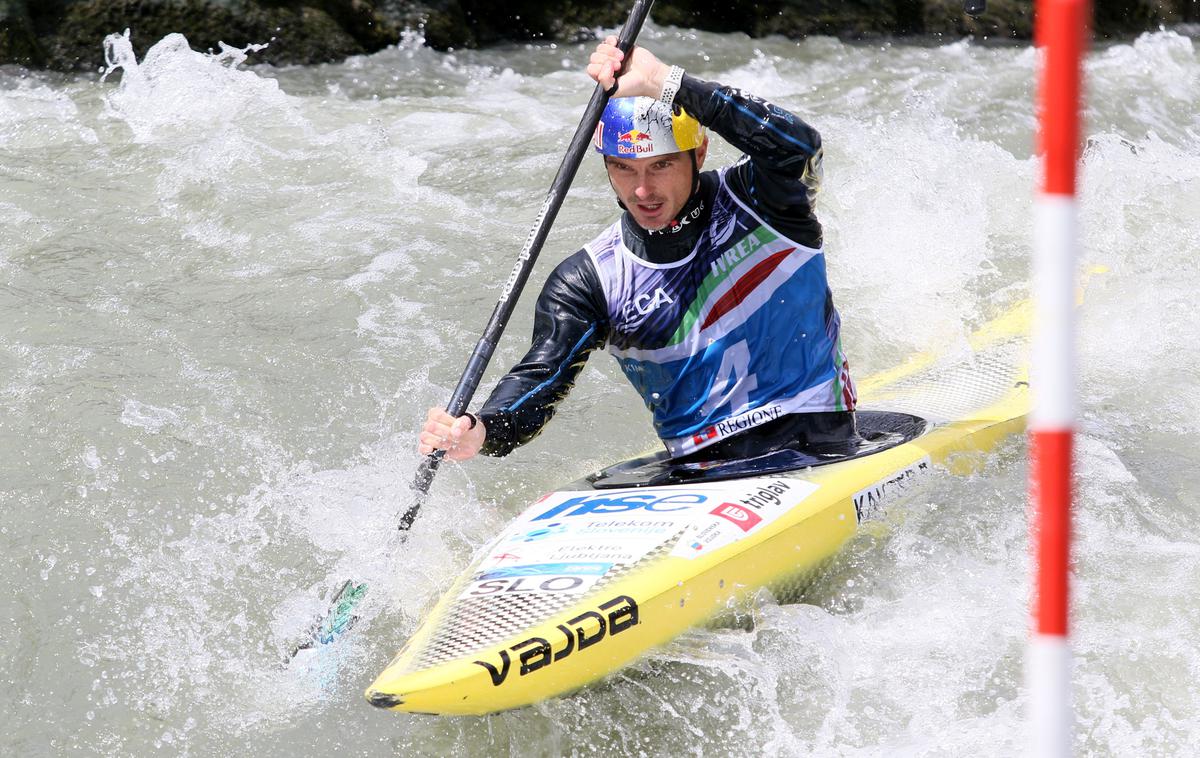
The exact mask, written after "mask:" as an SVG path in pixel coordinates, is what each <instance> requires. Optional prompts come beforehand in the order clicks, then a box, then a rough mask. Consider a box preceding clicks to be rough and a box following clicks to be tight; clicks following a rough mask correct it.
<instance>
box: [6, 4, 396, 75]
mask: <svg viewBox="0 0 1200 758" xmlns="http://www.w3.org/2000/svg"><path fill="white" fill-rule="evenodd" d="M0 3H6V4H7V5H8V6H10V7H14V8H16V9H18V11H19V10H23V11H24V16H23V18H24V19H25V20H26V21H27V22H28V23H27V25H26V28H32V29H33V31H34V32H35V35H36V41H37V43H38V46H37V47H36V48H34V49H32V50H29V49H27V48H26V49H25V50H24V52H22V50H21V49H20V48H18V47H16V46H10V49H9V50H8V51H6V50H4V49H2V48H0V56H2V57H0V62H5V61H9V62H19V63H25V64H27V65H34V66H40V65H45V66H47V67H50V68H55V69H60V70H70V69H89V68H93V69H94V68H96V67H98V66H100V65H101V64H102V63H103V51H102V49H101V44H100V42H101V40H103V39H104V37H105V36H106V35H108V34H111V33H113V32H120V31H123V30H124V29H126V28H128V29H130V30H131V38H132V40H133V43H134V49H135V50H136V51H137V53H138V54H139V55H141V54H143V53H144V52H145V51H146V49H148V48H149V47H150V46H151V45H153V44H154V43H155V42H157V41H158V40H159V39H161V38H162V37H164V36H166V35H167V34H169V33H171V32H181V33H183V34H184V35H185V36H186V37H187V38H188V39H189V40H190V41H191V44H192V45H193V47H195V48H197V49H200V50H205V49H217V48H218V47H219V44H218V43H220V42H225V43H227V44H229V45H232V46H236V47H245V46H246V45H248V44H251V43H269V46H268V47H267V48H266V49H265V50H263V51H261V52H259V53H257V54H256V55H255V58H254V59H255V60H256V61H265V62H268V63H275V64H288V63H318V62H323V61H336V60H341V59H343V58H345V57H347V56H349V55H356V54H361V53H368V52H373V51H375V50H380V49H382V48H383V47H386V46H387V45H389V44H392V43H394V42H395V41H396V40H397V39H398V38H399V36H400V28H399V27H397V26H396V25H394V24H392V23H391V22H389V21H387V20H386V18H385V17H384V16H382V15H381V14H379V13H378V11H377V9H376V8H375V7H374V5H373V4H372V3H371V2H368V0H257V1H256V0H34V1H33V2H26V1H25V0H0ZM13 17H14V18H21V16H19V15H18V14H16V13H14V14H13ZM3 31H4V27H2V26H0V38H3ZM6 53H7V54H6Z"/></svg>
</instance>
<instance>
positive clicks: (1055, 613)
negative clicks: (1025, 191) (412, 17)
mask: <svg viewBox="0 0 1200 758" xmlns="http://www.w3.org/2000/svg"><path fill="white" fill-rule="evenodd" d="M1090 16H1091V3H1090V1H1089V0H1037V1H1036V5H1035V23H1036V28H1035V37H1036V40H1035V42H1036V44H1037V46H1038V47H1039V48H1040V51H1041V55H1042V56H1043V57H1042V70H1041V77H1040V86H1039V97H1038V101H1039V135H1038V149H1039V152H1040V153H1041V154H1042V156H1043V177H1042V187H1041V190H1040V192H1039V193H1038V196H1037V200H1036V203H1035V206H1034V245H1033V248H1034V253H1033V255H1034V260H1033V294H1034V314H1035V318H1034V331H1033V349H1032V368H1031V376H1032V381H1031V385H1032V388H1033V408H1032V412H1031V414H1030V422H1029V457H1030V467H1029V472H1030V473H1029V475H1030V505H1031V508H1030V512H1031V514H1033V519H1034V522H1033V523H1032V524H1031V527H1032V533H1033V536H1034V539H1035V544H1034V546H1033V551H1034V559H1035V566H1036V569H1035V570H1036V586H1035V591H1034V598H1035V600H1034V607H1033V609H1032V610H1033V622H1034V626H1033V632H1032V636H1031V639H1030V642H1029V655H1028V660H1027V668H1026V683H1027V685H1028V687H1029V694H1030V699H1029V702H1030V714H1029V715H1030V726H1031V733H1030V738H1031V743H1030V747H1031V751H1030V754H1031V755H1036V756H1047V757H1049V756H1055V757H1058V756H1067V755H1070V754H1071V741H1072V731H1071V727H1072V722H1073V720H1074V719H1073V715H1072V714H1073V711H1072V707H1071V697H1070V695H1071V678H1070V667H1071V652H1070V648H1069V646H1068V641H1067V640H1068V637H1067V615H1068V600H1069V594H1068V572H1069V570H1070V542H1071V499H1072V481H1073V477H1072V466H1073V454H1072V447H1073V442H1074V429H1075V313H1074V311H1075V270H1076V266H1077V263H1076V260H1077V247H1078V241H1077V236H1076V217H1077V211H1076V202H1075V187H1076V170H1077V166H1078V161H1079V155H1080V111H1081V93H1082V79H1083V72H1082V69H1083V56H1084V52H1085V50H1086V46H1087V40H1088V35H1089V26H1090V23H1089V19H1090Z"/></svg>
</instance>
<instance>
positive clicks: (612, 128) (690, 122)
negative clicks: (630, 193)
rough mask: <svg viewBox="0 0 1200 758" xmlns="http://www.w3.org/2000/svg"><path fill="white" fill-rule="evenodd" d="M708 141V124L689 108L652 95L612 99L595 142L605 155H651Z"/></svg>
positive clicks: (666, 152) (602, 116) (645, 156)
mask: <svg viewBox="0 0 1200 758" xmlns="http://www.w3.org/2000/svg"><path fill="white" fill-rule="evenodd" d="M703 143H704V127H703V126H701V125H700V122H699V121H697V120H696V119H694V118H692V117H691V116H689V115H688V113H687V111H685V110H683V109H682V108H679V107H678V106H675V107H674V108H672V107H671V106H669V105H666V104H664V103H662V102H659V101H658V100H655V99H654V98H652V97H617V98H613V99H612V100H609V101H608V105H607V106H605V108H604V113H603V114H602V115H601V116H600V123H598V124H596V134H595V136H594V137H593V139H592V144H594V145H595V147H596V152H597V153H600V154H601V155H612V156H616V157H618V158H650V157H652V156H656V155H668V154H670V153H681V152H683V151H685V150H693V149H695V148H697V147H700V145H702V144H703Z"/></svg>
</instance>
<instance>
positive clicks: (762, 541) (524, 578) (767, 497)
mask: <svg viewBox="0 0 1200 758" xmlns="http://www.w3.org/2000/svg"><path fill="white" fill-rule="evenodd" d="M1028 324H1029V305H1028V303H1021V304H1019V305H1017V306H1015V307H1013V308H1012V309H1010V310H1009V311H1008V312H1007V313H1005V314H1004V315H1003V316H1001V317H1000V318H998V319H996V320H995V321H993V322H991V323H989V324H988V325H987V326H986V327H984V328H983V329H981V330H980V331H979V332H978V333H977V334H975V335H974V336H973V337H972V339H971V340H970V346H969V349H966V350H963V351H962V353H961V354H957V355H954V356H946V357H938V356H937V355H935V354H924V355H920V356H916V357H914V358H912V359H910V360H909V361H907V362H906V363H905V364H904V365H902V366H900V367H897V368H896V369H894V370H891V371H888V372H885V373H883V374H880V375H877V376H873V377H870V378H868V379H867V380H866V381H864V382H862V383H860V385H859V395H860V408H862V409H866V410H860V411H859V431H860V434H861V435H862V436H863V437H864V443H863V445H862V446H861V448H860V449H857V450H855V451H853V452H852V454H850V455H832V454H831V455H827V456H816V457H813V456H805V455H802V454H800V453H796V452H795V451H781V452H780V453H776V454H772V455H768V456H763V457H762V458H758V459H752V460H750V461H744V462H737V463H734V464H718V465H704V464H692V465H691V466H679V465H675V466H672V465H671V463H670V462H669V461H665V460H662V457H661V456H648V457H646V458H641V459H637V460H635V461H630V462H628V463H625V464H622V465H619V466H614V467H613V468H610V469H606V470H605V471H603V472H600V473H599V474H597V475H594V476H592V477H589V478H588V479H586V480H583V481H581V482H578V483H576V484H575V485H572V486H570V487H569V488H568V489H565V490H563V491H558V492H553V493H550V494H548V495H546V496H544V497H542V498H541V499H540V500H538V501H537V502H536V503H534V504H533V505H532V506H530V507H529V508H528V509H526V510H525V511H524V512H523V513H522V514H521V515H520V516H519V517H518V518H517V519H515V520H514V521H513V522H512V523H511V524H510V525H509V526H508V527H507V528H506V529H505V530H504V531H503V532H502V533H501V534H500V535H498V536H497V537H496V538H495V539H494V540H492V541H491V542H490V543H489V544H488V545H487V546H486V547H485V548H484V549H483V550H481V551H480V552H479V554H478V555H477V556H476V558H475V560H474V561H473V563H472V565H471V566H470V567H469V568H468V569H467V570H466V571H464V572H463V574H462V576H461V577H459V579H458V581H457V582H455V584H454V586H453V587H451V589H450V590H449V591H448V592H447V593H446V594H445V596H443V597H442V598H441V600H440V601H439V602H438V604H437V606H436V607H435V608H434V609H433V611H432V612H431V613H430V614H429V616H428V617H427V618H426V619H425V621H424V622H423V623H422V624H421V626H420V627H419V628H418V629H417V631H416V633H415V634H414V635H413V637H412V638H411V639H410V640H409V641H408V643H407V644H406V645H405V646H404V648H403V649H402V650H401V651H400V652H399V654H398V655H396V657H395V658H394V659H393V660H392V661H391V663H390V664H388V666H387V667H386V668H385V669H384V670H383V671H382V672H381V673H380V674H379V676H378V677H377V678H376V680H375V681H374V683H372V684H371V686H370V688H368V690H367V692H366V697H367V699H368V700H369V701H370V702H371V703H372V704H374V705H376V706H379V707H381V708H390V709H395V710H401V711H410V712H417V713H428V714H486V713H494V712H497V711H503V710H507V709H510V708H518V707H521V706H524V705H529V704H531V703H536V702H538V701H541V700H544V699H546V698H550V697H554V696H556V695H561V694H563V693H567V692H571V691H573V690H576V689H578V688H580V687H583V686H585V685H587V684H589V683H591V682H594V681H596V680H598V679H600V678H601V677H603V676H605V675H606V674H609V673H611V672H613V671H615V670H617V669H619V668H620V667H622V666H624V665H626V664H628V663H629V662H631V661H633V660H634V659H635V658H637V657H638V656H640V655H642V654H643V653H645V652H646V651H648V650H650V649H652V648H654V647H655V646H657V645H660V644H662V643H664V642H666V641H668V640H670V639H672V638H673V637H675V636H676V635H678V634H680V633H681V632H683V631H685V630H687V629H688V628H690V627H692V626H695V625H696V624H700V623H703V622H704V621H706V620H707V619H709V618H711V617H712V616H714V615H715V614H717V613H719V612H721V611H722V610H724V609H726V608H727V607H729V605H730V603H731V602H736V601H737V600H739V599H740V598H742V597H744V596H746V595H747V594H750V593H753V592H754V591H756V590H757V589H758V588H760V587H764V586H786V585H791V584H794V583H797V582H801V581H806V580H807V579H808V578H810V577H811V576H812V574H813V572H815V571H817V570H818V569H819V568H820V567H821V565H822V564H823V563H825V562H826V561H827V560H828V559H829V558H830V557H832V556H833V555H834V554H835V553H836V552H837V551H838V549H839V548H840V547H841V546H842V545H843V544H844V543H845V542H846V541H847V540H849V539H850V537H851V536H853V534H854V532H855V530H856V529H857V527H858V525H859V523H861V522H862V521H864V520H868V519H871V518H877V517H878V516H879V515H880V513H881V512H882V508H883V507H884V506H885V505H886V504H887V503H888V502H889V501H890V500H894V499H895V498H896V497H897V496H899V495H900V494H901V493H902V492H903V491H904V490H905V489H906V488H907V487H908V486H909V485H910V484H911V483H912V482H914V481H915V480H916V479H919V478H920V477H921V476H922V475H924V474H926V473H928V472H929V471H931V470H932V469H933V468H934V467H939V466H940V467H946V468H949V469H950V470H952V471H956V472H961V471H964V470H965V469H969V468H970V467H971V466H973V465H975V463H976V462H977V461H978V460H979V459H980V457H981V456H980V454H982V453H985V452H987V451H988V450H990V449H991V448H992V447H994V446H995V445H996V444H997V443H998V442H999V441H1001V440H1003V439H1004V438H1006V437H1007V436H1009V435H1011V434H1014V433H1016V432H1019V431H1021V430H1022V429H1023V428H1024V424H1025V415H1026V413H1027V411H1028V404H1029V391H1028V376H1027V358H1026V343H1027V331H1028Z"/></svg>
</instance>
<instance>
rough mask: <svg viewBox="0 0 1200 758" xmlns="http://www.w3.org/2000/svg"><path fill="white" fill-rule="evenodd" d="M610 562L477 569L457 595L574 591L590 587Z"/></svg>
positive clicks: (568, 592) (538, 564)
mask: <svg viewBox="0 0 1200 758" xmlns="http://www.w3.org/2000/svg"><path fill="white" fill-rule="evenodd" d="M610 568H612V564H611V563H597V562H587V563H584V562H580V563H533V564H527V565H524V566H502V567H498V568H491V569H488V570H486V571H481V572H479V573H477V574H476V575H475V578H474V579H473V580H472V581H471V583H470V584H469V585H468V586H467V588H466V589H465V590H463V593H462V595H461V597H481V596H484V595H514V594H528V593H546V594H578V593H580V592H584V591H586V590H588V589H591V587H592V586H593V585H595V584H596V582H598V581H600V578H601V577H602V576H604V575H605V574H606V573H608V570H609V569H610Z"/></svg>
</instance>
